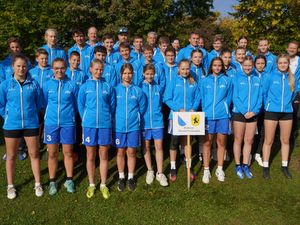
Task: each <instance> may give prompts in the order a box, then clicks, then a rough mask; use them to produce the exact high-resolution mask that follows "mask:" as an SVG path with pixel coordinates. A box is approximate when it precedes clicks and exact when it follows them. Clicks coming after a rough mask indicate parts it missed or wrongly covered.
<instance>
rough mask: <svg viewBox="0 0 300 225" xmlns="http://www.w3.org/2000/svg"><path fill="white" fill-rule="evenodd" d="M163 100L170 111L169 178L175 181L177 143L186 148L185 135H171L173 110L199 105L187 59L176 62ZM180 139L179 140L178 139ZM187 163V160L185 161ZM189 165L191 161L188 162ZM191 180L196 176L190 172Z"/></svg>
mask: <svg viewBox="0 0 300 225" xmlns="http://www.w3.org/2000/svg"><path fill="white" fill-rule="evenodd" d="M164 102H165V103H166V104H167V105H168V107H169V108H170V110H171V112H170V115H169V133H170V134H171V144H170V163H171V169H170V180H171V181H173V182H174V181H176V179H177V175H176V156H177V149H178V147H179V144H181V146H184V148H185V150H186V148H187V143H186V141H187V140H186V137H185V136H184V137H182V138H180V137H179V136H174V135H173V127H172V123H173V112H195V111H197V110H198V109H199V106H200V92H199V88H198V84H197V82H196V81H195V79H194V78H193V76H192V75H191V73H190V63H189V61H188V60H182V61H180V62H179V64H178V75H177V76H176V78H175V79H173V80H172V82H170V83H168V85H167V87H166V90H165V93H164ZM180 139H181V140H180ZM186 164H187V165H188V162H186ZM190 165H191V163H190ZM191 178H192V180H195V179H196V176H195V174H194V173H193V172H191Z"/></svg>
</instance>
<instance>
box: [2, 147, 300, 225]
mask: <svg viewBox="0 0 300 225" xmlns="http://www.w3.org/2000/svg"><path fill="white" fill-rule="evenodd" d="M298 142H299V141H298ZM299 150H300V149H299V148H296V149H295V151H294V152H293V154H292V157H291V162H290V170H291V173H292V175H293V180H287V179H285V178H284V177H283V175H282V174H281V172H280V166H281V162H280V152H278V153H277V154H276V155H275V158H274V160H273V162H272V164H271V180H269V181H265V180H263V178H262V171H261V168H260V167H259V166H258V165H257V164H256V163H254V164H253V166H252V171H253V174H254V179H252V180H248V179H244V180H240V179H238V178H237V176H236V175H235V174H234V172H233V171H234V163H232V162H231V163H230V164H229V166H228V167H227V168H226V171H225V172H226V180H225V182H224V183H220V182H218V181H217V180H216V177H215V175H214V171H215V169H216V168H215V167H214V168H213V171H212V172H213V173H212V175H213V176H212V179H211V183H210V184H209V185H204V184H203V183H202V182H201V175H202V172H203V168H202V167H201V168H200V163H199V161H197V164H196V166H195V170H196V172H197V173H198V174H199V176H200V177H199V178H198V179H197V180H196V182H195V183H194V184H193V185H192V187H191V190H190V191H187V187H186V176H185V169H184V168H183V167H180V169H179V175H178V179H177V181H176V182H175V183H171V184H170V186H169V187H167V188H163V187H160V186H159V184H158V183H157V182H155V183H154V184H153V185H151V186H148V185H146V183H145V168H144V166H143V160H142V159H139V165H138V169H137V175H138V187H137V190H136V191H135V192H134V193H131V192H129V191H128V190H126V191H125V193H119V192H118V191H117V172H116V165H115V160H114V159H113V160H111V168H110V178H109V187H110V190H111V198H110V199H108V200H104V199H103V198H102V195H101V193H100V191H99V185H98V186H97V192H96V194H95V196H94V198H92V199H90V200H88V199H87V198H86V196H85V191H86V188H87V178H86V172H85V166H84V165H83V164H81V165H77V166H76V169H75V174H76V176H75V180H76V187H77V191H76V193H75V194H68V193H66V191H65V189H64V187H63V185H62V184H63V178H64V172H63V168H62V164H60V171H59V178H60V185H59V186H60V187H61V188H60V190H59V193H58V195H57V196H54V197H50V196H49V195H48V193H47V189H46V188H45V195H44V196H43V197H41V198H37V197H35V195H34V192H33V182H34V181H33V178H32V175H31V170H30V165H29V160H26V161H24V162H21V161H18V162H17V173H16V182H15V185H16V186H17V190H18V197H17V198H16V199H15V200H13V201H12V200H8V199H7V198H6V179H5V162H4V161H3V160H0V171H1V172H0V173H1V174H0V183H1V189H0V190H1V191H0V202H1V204H0V224H1V225H4V224H134V225H135V224H147V225H148V224H243V225H244V224H259V225H260V224H272V225H275V224H300V173H299V168H300V152H299ZM277 151H278V150H277ZM3 152H4V146H3V145H2V146H1V147H0V153H1V156H2V153H3ZM194 161H196V160H194ZM165 168H169V166H168V159H166V160H165ZM166 172H168V170H166ZM47 180H48V173H47V167H46V162H45V160H42V182H43V185H44V187H46V185H47ZM97 180H99V177H98V176H97Z"/></svg>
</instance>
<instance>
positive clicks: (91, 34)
mask: <svg viewBox="0 0 300 225" xmlns="http://www.w3.org/2000/svg"><path fill="white" fill-rule="evenodd" d="M87 36H88V40H87V41H86V42H85V43H86V44H87V45H88V46H90V47H91V48H95V47H97V46H102V45H103V43H102V42H100V41H99V38H98V30H97V28H96V27H94V26H92V27H90V28H89V29H88V32H87Z"/></svg>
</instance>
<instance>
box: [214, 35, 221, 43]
mask: <svg viewBox="0 0 300 225" xmlns="http://www.w3.org/2000/svg"><path fill="white" fill-rule="evenodd" d="M216 41H220V42H222V43H223V37H222V35H221V34H216V35H215V36H214V39H213V43H214V42H216Z"/></svg>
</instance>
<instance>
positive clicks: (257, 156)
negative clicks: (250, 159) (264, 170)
mask: <svg viewBox="0 0 300 225" xmlns="http://www.w3.org/2000/svg"><path fill="white" fill-rule="evenodd" d="M255 161H256V162H257V163H258V165H260V166H261V167H262V166H263V161H262V158H261V156H260V154H257V153H256V154H255Z"/></svg>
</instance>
